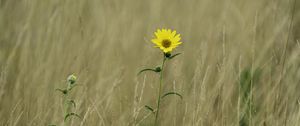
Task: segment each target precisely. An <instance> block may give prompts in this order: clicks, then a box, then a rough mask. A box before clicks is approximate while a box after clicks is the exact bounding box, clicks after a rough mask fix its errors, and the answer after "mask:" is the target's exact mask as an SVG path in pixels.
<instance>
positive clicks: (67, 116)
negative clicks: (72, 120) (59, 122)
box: [65, 112, 81, 121]
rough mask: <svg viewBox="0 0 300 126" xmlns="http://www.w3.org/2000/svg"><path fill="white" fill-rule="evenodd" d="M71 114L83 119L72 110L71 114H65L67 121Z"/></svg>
mask: <svg viewBox="0 0 300 126" xmlns="http://www.w3.org/2000/svg"><path fill="white" fill-rule="evenodd" d="M70 116H76V117H77V118H79V119H81V117H80V116H79V115H78V114H76V113H73V112H72V113H69V114H67V115H66V116H65V121H66V120H67V119H68V118H69V117H70Z"/></svg>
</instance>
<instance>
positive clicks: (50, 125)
mask: <svg viewBox="0 0 300 126" xmlns="http://www.w3.org/2000/svg"><path fill="white" fill-rule="evenodd" d="M48 126H56V125H54V124H49V125H48Z"/></svg>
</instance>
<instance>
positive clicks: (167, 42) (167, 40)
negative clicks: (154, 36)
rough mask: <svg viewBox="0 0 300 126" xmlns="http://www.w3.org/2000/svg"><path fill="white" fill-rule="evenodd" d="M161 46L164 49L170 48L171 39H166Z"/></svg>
mask: <svg viewBox="0 0 300 126" xmlns="http://www.w3.org/2000/svg"><path fill="white" fill-rule="evenodd" d="M161 44H162V46H163V47H165V48H169V47H170V46H171V41H170V40H169V39H164V40H163V41H162V43H161Z"/></svg>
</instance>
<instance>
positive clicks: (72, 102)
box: [68, 100, 76, 108]
mask: <svg viewBox="0 0 300 126" xmlns="http://www.w3.org/2000/svg"><path fill="white" fill-rule="evenodd" d="M68 101H69V103H71V104H72V105H73V106H74V107H75V108H76V103H75V101H74V100H68Z"/></svg>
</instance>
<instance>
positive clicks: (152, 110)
mask: <svg viewBox="0 0 300 126" xmlns="http://www.w3.org/2000/svg"><path fill="white" fill-rule="evenodd" d="M145 108H146V109H148V110H150V111H151V112H153V113H154V109H153V108H151V107H150V106H148V105H145Z"/></svg>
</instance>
